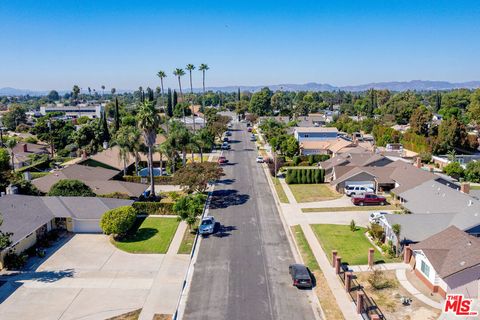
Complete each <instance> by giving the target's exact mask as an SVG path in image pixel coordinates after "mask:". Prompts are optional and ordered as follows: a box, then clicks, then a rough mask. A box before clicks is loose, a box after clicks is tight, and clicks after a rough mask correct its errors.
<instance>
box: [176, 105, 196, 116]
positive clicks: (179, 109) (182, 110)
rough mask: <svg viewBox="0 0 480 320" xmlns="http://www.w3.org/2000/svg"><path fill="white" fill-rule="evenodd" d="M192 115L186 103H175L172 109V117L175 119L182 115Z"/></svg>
mask: <svg viewBox="0 0 480 320" xmlns="http://www.w3.org/2000/svg"><path fill="white" fill-rule="evenodd" d="M191 113H192V110H191V109H190V108H189V106H188V103H187V102H180V103H177V105H176V106H175V108H173V116H174V117H175V118H181V117H183V116H184V115H185V116H189V115H190V114H191Z"/></svg>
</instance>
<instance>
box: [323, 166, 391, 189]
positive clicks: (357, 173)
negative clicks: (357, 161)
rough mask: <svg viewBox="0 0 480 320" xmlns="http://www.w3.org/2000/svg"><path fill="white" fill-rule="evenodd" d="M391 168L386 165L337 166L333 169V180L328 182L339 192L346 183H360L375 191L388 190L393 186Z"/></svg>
mask: <svg viewBox="0 0 480 320" xmlns="http://www.w3.org/2000/svg"><path fill="white" fill-rule="evenodd" d="M393 170H394V168H392V167H388V166H383V167H376V166H361V167H360V166H339V167H335V168H334V169H333V178H334V180H333V181H332V182H330V184H331V185H332V186H333V187H335V189H336V190H337V191H339V192H342V191H343V188H345V186H347V185H362V186H368V187H370V188H372V189H373V190H375V191H388V190H391V189H393V188H394V187H395V181H394V180H393V179H392V178H391V177H390V175H391V173H392V171H393ZM337 176H338V178H337Z"/></svg>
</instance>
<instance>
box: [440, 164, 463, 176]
mask: <svg viewBox="0 0 480 320" xmlns="http://www.w3.org/2000/svg"><path fill="white" fill-rule="evenodd" d="M443 172H445V173H446V174H448V175H449V176H450V177H453V178H455V179H460V178H462V177H463V176H464V174H465V172H464V170H463V168H462V166H461V165H460V163H458V162H457V161H453V162H450V163H449V164H447V165H446V166H445V167H444V168H443Z"/></svg>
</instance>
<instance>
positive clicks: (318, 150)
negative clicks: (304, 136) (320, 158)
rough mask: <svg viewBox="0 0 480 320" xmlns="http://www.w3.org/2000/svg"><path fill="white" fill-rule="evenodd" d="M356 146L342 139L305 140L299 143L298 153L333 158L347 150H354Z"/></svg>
mask: <svg viewBox="0 0 480 320" xmlns="http://www.w3.org/2000/svg"><path fill="white" fill-rule="evenodd" d="M356 146H357V144H356V143H354V142H353V141H349V140H346V139H343V138H337V139H332V140H305V141H302V142H301V143H300V153H301V154H302V155H310V154H329V155H332V156H335V155H337V154H339V153H341V152H342V150H344V149H347V148H352V149H353V148H354V147H356Z"/></svg>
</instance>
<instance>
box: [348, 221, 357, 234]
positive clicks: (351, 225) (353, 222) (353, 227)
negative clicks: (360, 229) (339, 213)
mask: <svg viewBox="0 0 480 320" xmlns="http://www.w3.org/2000/svg"><path fill="white" fill-rule="evenodd" d="M350 231H352V232H355V231H357V225H356V223H355V220H353V219H352V221H350Z"/></svg>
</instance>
